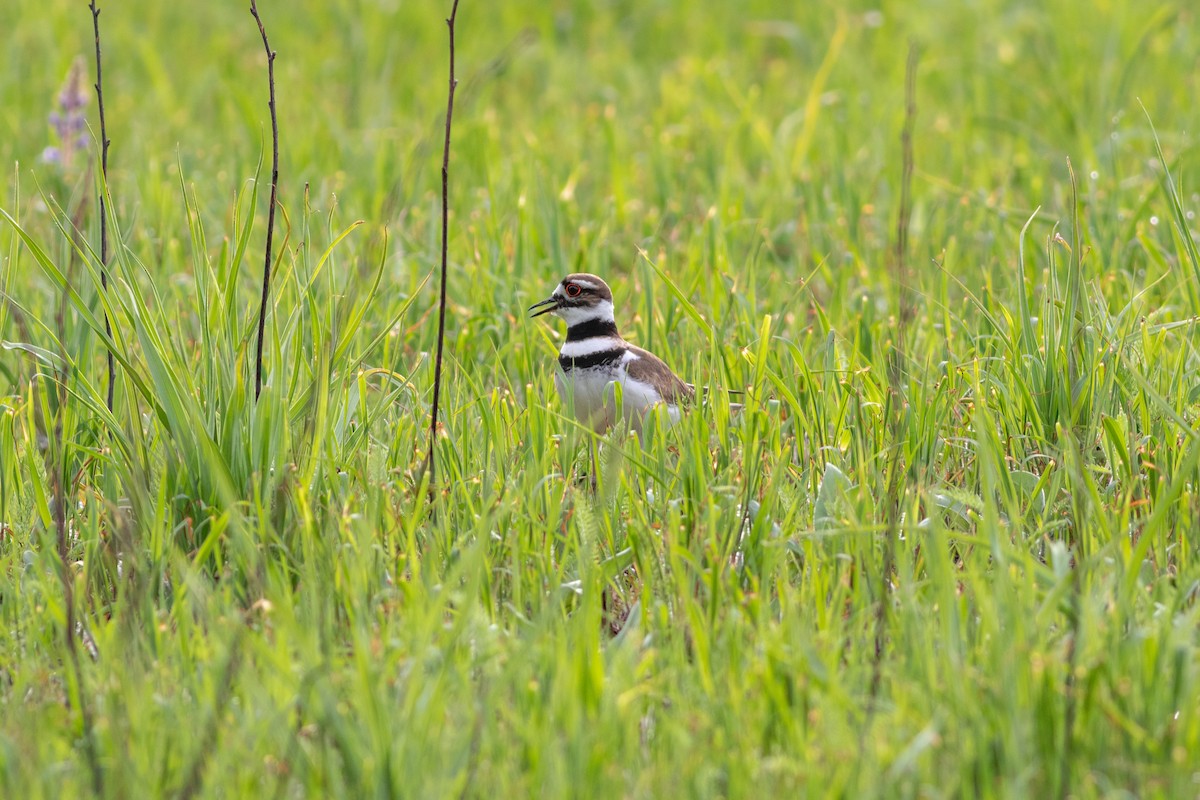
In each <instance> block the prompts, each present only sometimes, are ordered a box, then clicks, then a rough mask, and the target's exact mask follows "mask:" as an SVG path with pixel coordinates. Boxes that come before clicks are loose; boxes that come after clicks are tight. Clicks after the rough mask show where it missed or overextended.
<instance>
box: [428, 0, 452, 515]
mask: <svg viewBox="0 0 1200 800" xmlns="http://www.w3.org/2000/svg"><path fill="white" fill-rule="evenodd" d="M457 16H458V0H454V5H453V6H452V7H451V9H450V18H449V19H447V20H446V26H447V27H448V28H449V30H450V89H449V92H448V93H447V97H446V140H445V143H444V145H443V147H442V288H441V295H440V296H439V298H438V334H437V356H436V358H435V359H434V364H433V407H432V410H431V413H430V417H429V455H428V456H427V457H426V460H425V468H426V469H427V470H428V471H429V487H430V489H429V491H430V497H432V496H433V477H434V472H433V450H434V445H435V444H436V443H437V426H438V404H439V402H440V400H441V390H442V350H443V346H444V345H445V340H446V262H447V251H448V241H449V232H450V123H451V122H452V121H453V119H454V89H455V87H457V86H458V79H457V78H455V77H454V20H455V18H456V17H457Z"/></svg>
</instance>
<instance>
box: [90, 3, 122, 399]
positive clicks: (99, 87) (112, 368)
mask: <svg viewBox="0 0 1200 800" xmlns="http://www.w3.org/2000/svg"><path fill="white" fill-rule="evenodd" d="M88 7H89V8H90V9H91V11H92V31H93V32H94V33H95V36H96V105H97V106H99V109H100V175H101V181H100V186H101V188H100V288H101V289H102V290H103V291H104V292H105V293H106V294H107V293H108V209H107V204H106V203H105V200H104V198H105V196H106V195H107V194H108V146H109V145H110V144H111V142H110V141H109V139H108V125H107V123H106V121H105V118H104V74H103V72H102V69H101V61H100V7H99V6H97V5H96V0H92V2H91V3H90V4H89V5H88ZM104 332H105V333H107V334H108V338H109V339H110V340H111V339H112V323H111V322H110V321H109V319H108V311H107V310H105V312H104ZM116 378H117V365H116V360H115V359H114V358H113V351H112V348H111V347H110V348H108V397H107V402H108V410H109V411H112V408H113V387H114V384H115V383H116Z"/></svg>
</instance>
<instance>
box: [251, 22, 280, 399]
mask: <svg viewBox="0 0 1200 800" xmlns="http://www.w3.org/2000/svg"><path fill="white" fill-rule="evenodd" d="M250 14H251V15H252V16H253V17H254V21H255V22H257V23H258V32H259V35H261V36H262V43H263V49H264V50H266V52H267V84H268V87H269V89H270V100H269V101H268V103H267V107H268V108H270V109H271V201H270V204H269V205H268V206H267V246H266V255H265V256H264V257H263V283H262V302H261V303H260V304H259V307H258V348H257V351H256V353H255V359H254V399H255V400H257V399H258V396H259V395H260V394H261V393H262V366H263V336H264V335H265V333H266V327H267V298H268V296H269V294H270V291H271V263H272V262H273V261H274V254H273V253H272V249H273V244H274V242H273V240H274V236H275V202H276V197H277V193H278V189H279V116H278V115H277V114H276V113H275V51H274V50H272V49H271V43H270V42H269V41H268V40H267V29H266V28H265V27H263V21H262V17H260V16H259V15H258V4H257V2H256V0H250Z"/></svg>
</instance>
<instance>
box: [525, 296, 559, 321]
mask: <svg viewBox="0 0 1200 800" xmlns="http://www.w3.org/2000/svg"><path fill="white" fill-rule="evenodd" d="M542 306H545V308H542ZM535 308H541V309H542V310H541V311H539V312H537V313H536V314H530V315H529V316H530V317H540V316H541V315H542V314H549V313H550V312H551V311H556V310H557V309H558V298H557V297H547V298H546V299H545V300H543V301H542V302H540V303H534V304H533V305H531V306H530V307H529V310H530V311H533V310H534V309H535Z"/></svg>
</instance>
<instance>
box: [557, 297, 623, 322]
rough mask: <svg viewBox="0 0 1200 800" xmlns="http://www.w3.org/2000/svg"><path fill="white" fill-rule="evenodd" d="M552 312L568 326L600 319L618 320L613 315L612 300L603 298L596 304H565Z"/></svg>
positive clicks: (605, 320) (603, 320)
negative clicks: (575, 305) (574, 305)
mask: <svg viewBox="0 0 1200 800" xmlns="http://www.w3.org/2000/svg"><path fill="white" fill-rule="evenodd" d="M551 313H553V314H554V316H556V317H558V318H559V319H561V320H563V321H564V322H566V323H567V327H568V328H570V327H572V326H574V325H579V324H581V323H584V322H591V321H592V320H599V321H601V322H615V321H616V319H615V317H613V304H612V301H611V300H601V301H600V302H599V303H596V305H594V306H581V307H573V306H563V307H562V308H556V309H555V310H554V311H553V312H551Z"/></svg>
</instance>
